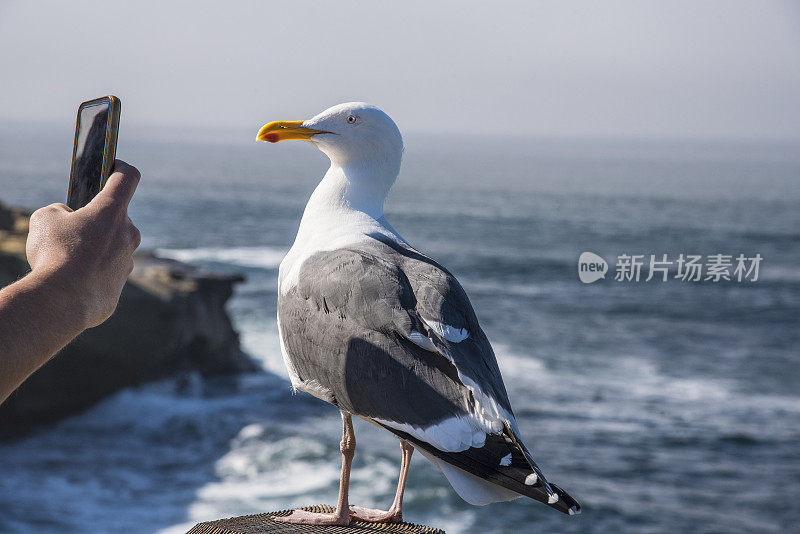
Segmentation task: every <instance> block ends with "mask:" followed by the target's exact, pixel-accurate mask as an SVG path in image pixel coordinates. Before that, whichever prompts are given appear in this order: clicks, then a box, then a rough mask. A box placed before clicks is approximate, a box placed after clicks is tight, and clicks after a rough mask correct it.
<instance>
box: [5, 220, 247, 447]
mask: <svg viewBox="0 0 800 534" xmlns="http://www.w3.org/2000/svg"><path fill="white" fill-rule="evenodd" d="M28 218H29V212H26V211H25V210H19V209H11V208H7V207H4V206H3V205H2V204H0V287H2V286H5V285H7V284H9V283H11V282H13V281H14V280H17V279H18V278H20V277H21V276H23V275H24V274H25V273H26V272H27V270H28V264H27V262H26V260H25V237H26V235H27V230H28ZM240 281H242V278H241V277H238V276H230V275H220V274H215V273H210V272H206V271H202V270H199V269H197V268H195V267H192V266H189V265H186V264H182V263H179V262H176V261H173V260H166V259H160V258H156V257H155V256H153V255H152V254H149V253H141V254H139V255H137V257H136V267H135V269H134V271H133V273H131V276H130V278H129V279H128V283H127V284H126V286H125V289H124V290H123V291H122V297H121V298H120V302H119V306H118V308H117V311H116V312H115V313H114V315H113V316H112V317H111V319H109V320H108V321H106V322H105V323H104V324H102V325H100V326H98V327H96V328H92V329H91V330H87V331H86V332H84V333H83V334H81V335H80V336H79V337H78V338H77V339H76V340H74V341H73V342H72V343H71V344H70V345H68V346H67V347H66V348H65V349H64V350H62V351H61V352H60V353H59V354H58V355H57V356H56V357H55V358H53V359H52V360H50V362H49V363H48V364H46V365H45V366H44V367H42V368H41V369H39V370H38V371H37V372H36V373H35V374H34V375H33V376H31V377H30V378H29V379H28V380H27V381H26V382H25V383H24V384H23V385H22V387H20V389H19V390H17V391H16V392H15V393H14V394H13V395H12V396H11V397H10V398H9V399H8V400H7V401H6V402H5V403H4V404H3V405H2V406H0V434H14V433H17V432H21V431H24V430H25V429H27V428H29V427H31V426H32V425H36V424H40V423H44V422H49V421H54V420H56V419H59V418H61V417H64V416H66V415H69V414H71V413H75V412H78V411H80V410H82V409H84V408H86V407H88V406H90V405H92V404H93V403H95V402H97V401H98V400H100V399H102V398H103V397H105V396H106V395H109V394H111V393H113V392H115V391H117V390H119V389H122V388H125V387H128V386H133V385H136V384H140V383H142V382H146V381H150V380H156V379H160V378H165V377H170V376H179V375H182V374H186V373H193V372H197V373H200V374H202V375H203V376H211V375H218V374H226V373H239V372H250V371H256V370H258V367H257V365H256V364H255V363H254V362H253V361H252V360H251V359H250V358H249V357H248V356H247V355H246V354H244V353H243V352H242V351H241V349H240V348H239V337H238V335H237V333H236V331H235V330H234V329H233V326H232V325H231V321H230V318H229V317H228V315H227V312H226V311H225V303H226V302H227V300H228V299H229V298H230V296H231V294H232V291H233V286H234V284H236V283H237V282H240ZM2 351H3V348H2V347H0V357H2Z"/></svg>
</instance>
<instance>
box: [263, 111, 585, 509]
mask: <svg viewBox="0 0 800 534" xmlns="http://www.w3.org/2000/svg"><path fill="white" fill-rule="evenodd" d="M256 139H257V140H259V141H268V142H271V143H277V142H279V141H285V140H290V139H296V140H304V141H308V142H310V143H311V144H313V145H315V146H316V147H317V148H319V149H320V150H321V151H322V152H324V153H325V154H326V155H327V156H328V157H329V158H330V161H331V165H330V168H329V169H328V171H327V172H326V173H325V176H324V177H323V178H322V181H321V182H320V183H319V185H317V187H316V189H315V190H314V192H313V193H312V195H311V198H310V199H309V201H308V204H307V205H306V208H305V211H304V213H303V217H302V220H301V221H300V227H299V229H298V232H297V237H296V239H295V241H294V244H293V245H292V247H291V249H290V250H289V252H288V253H287V254H286V257H285V258H284V259H283V261H282V262H281V264H280V270H279V275H278V286H279V287H278V330H279V336H280V344H281V353H282V355H283V359H284V363H285V364H286V368H287V370H288V373H289V377H290V379H291V382H292V387H293V388H294V389H295V390H301V391H304V392H307V393H310V394H311V395H313V396H315V397H317V398H319V399H321V400H323V401H326V402H329V403H331V404H333V405H334V406H336V407H337V408H338V409H339V410H340V411H341V415H342V441H341V444H340V451H341V454H342V470H341V478H340V483H339V498H338V502H337V506H336V510H335V511H334V512H333V513H315V512H309V511H305V510H294V511H293V512H292V513H291V515H289V516H285V517H278V518H276V519H277V520H279V521H284V522H287V523H296V524H317V525H348V524H349V523H350V522H351V521H352V520H362V521H371V522H401V521H402V503H403V492H404V490H405V483H406V477H407V475H408V468H409V465H410V462H411V455H412V453H413V452H414V450H415V449H416V450H419V452H420V453H421V454H422V455H423V456H424V457H425V458H427V459H428V460H429V461H430V462H431V463H432V464H433V465H434V466H436V467H438V468H439V469H440V470H441V471H442V472H443V473H444V475H445V476H446V477H447V480H448V481H449V482H450V484H451V485H452V487H453V489H454V490H455V491H456V492H457V493H458V495H460V496H461V497H462V498H463V499H464V500H465V501H467V502H468V503H471V504H474V505H484V504H488V503H492V502H499V501H507V500H511V499H515V498H517V497H521V496H526V497H530V498H533V499H535V500H537V501H540V502H542V503H545V504H547V505H548V506H550V507H551V508H555V509H556V510H559V511H561V512H564V513H567V514H570V515H572V514H576V513H579V512H580V505H579V504H578V503H577V501H575V499H573V498H572V497H570V496H569V495H568V494H567V493H566V492H565V491H563V490H562V489H561V488H559V487H558V486H556V485H555V484H552V483H549V482H548V481H547V479H546V478H545V477H544V475H543V474H542V472H541V470H540V469H539V466H538V465H537V464H536V462H534V460H533V457H532V456H531V453H530V451H529V449H528V448H527V447H526V446H525V445H524V444H523V442H522V438H521V436H520V431H519V428H518V427H517V423H516V420H515V418H514V414H513V412H512V410H511V403H510V402H509V399H508V394H507V393H506V388H505V385H504V384H503V378H502V376H501V375H500V370H499V368H498V366H497V360H496V358H495V355H494V351H493V350H492V347H491V345H490V344H489V340H488V339H487V337H486V335H485V334H484V332H483V330H481V327H480V325H479V324H478V319H477V317H476V315H475V312H474V310H473V309H472V305H471V304H470V301H469V299H468V298H467V295H466V293H465V292H464V289H463V288H462V287H461V284H459V282H458V280H456V278H455V277H454V276H453V275H452V274H451V273H450V272H449V271H448V270H447V269H445V268H444V267H442V266H441V265H440V264H439V263H437V262H436V261H435V260H433V259H431V258H430V257H428V256H426V255H425V254H423V253H421V252H420V251H418V250H417V249H415V248H414V247H413V246H411V245H410V244H409V243H408V242H407V241H406V240H405V239H403V237H402V236H401V235H400V234H399V233H398V232H397V231H396V230H395V229H394V228H392V226H391V225H390V224H389V222H388V221H387V220H386V217H385V216H384V211H383V207H384V202H385V201H386V196H387V194H388V193H389V190H390V189H391V187H392V185H393V184H394V182H395V180H396V178H397V175H398V174H399V172H400V162H401V159H402V155H403V138H402V136H401V134H400V130H399V129H398V128H397V126H396V125H395V123H394V121H392V119H391V118H389V116H388V115H387V114H386V113H384V112H383V111H381V110H380V109H378V108H377V107H375V106H372V105H369V104H366V103H363V102H351V103H346V104H339V105H337V106H334V107H332V108H329V109H327V110H325V111H323V112H322V113H320V114H319V115H317V116H315V117H314V118H312V119H309V120H306V121H275V122H270V123H268V124H265V125H264V126H263V127H262V128H261V130H260V131H259V132H258V135H257V137H256ZM353 415H355V416H358V417H361V418H362V419H364V420H366V421H368V422H370V423H373V424H375V425H377V426H379V427H382V428H384V429H386V430H388V431H390V432H392V433H394V434H395V435H396V436H397V437H399V438H400V446H401V452H402V457H401V465H400V477H399V480H398V484H397V492H396V494H395V498H394V501H393V502H392V504H391V506H390V507H389V509H388V510H376V509H371V508H364V507H359V506H350V505H349V502H348V487H349V481H350V468H351V464H352V460H353V455H354V451H355V445H356V440H355V434H354V432H353V423H352V417H353Z"/></svg>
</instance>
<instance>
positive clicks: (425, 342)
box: [407, 330, 438, 352]
mask: <svg viewBox="0 0 800 534" xmlns="http://www.w3.org/2000/svg"><path fill="white" fill-rule="evenodd" d="M407 337H408V339H409V341H411V342H412V343H414V344H415V345H417V346H418V347H421V348H423V349H425V350H427V351H429V352H438V350H437V349H436V345H434V344H433V341H431V339H430V338H429V337H428V336H426V335H425V334H422V333H420V332H417V331H416V330H412V331H411V333H410V334H408V336H407Z"/></svg>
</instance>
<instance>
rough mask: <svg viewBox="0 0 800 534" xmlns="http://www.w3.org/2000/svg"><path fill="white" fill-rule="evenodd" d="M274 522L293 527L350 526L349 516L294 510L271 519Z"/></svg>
mask: <svg viewBox="0 0 800 534" xmlns="http://www.w3.org/2000/svg"><path fill="white" fill-rule="evenodd" d="M272 519H274V520H275V521H280V522H281V523H292V524H295V525H338V526H342V527H346V526H347V525H349V524H350V514H349V513H347V514H339V513H337V512H334V513H332V514H324V513H318V512H309V511H308V510H294V511H293V512H292V513H291V514H289V515H286V516H280V517H277V516H276V517H273V518H272Z"/></svg>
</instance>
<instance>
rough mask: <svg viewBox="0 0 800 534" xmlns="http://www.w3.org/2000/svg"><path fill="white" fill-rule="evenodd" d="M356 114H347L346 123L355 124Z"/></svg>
mask: <svg viewBox="0 0 800 534" xmlns="http://www.w3.org/2000/svg"><path fill="white" fill-rule="evenodd" d="M355 122H356V116H355V115H348V117H347V124H355Z"/></svg>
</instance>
